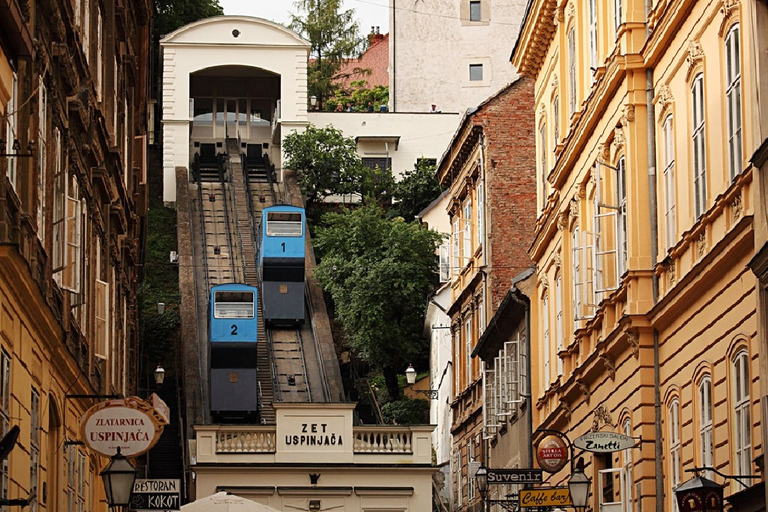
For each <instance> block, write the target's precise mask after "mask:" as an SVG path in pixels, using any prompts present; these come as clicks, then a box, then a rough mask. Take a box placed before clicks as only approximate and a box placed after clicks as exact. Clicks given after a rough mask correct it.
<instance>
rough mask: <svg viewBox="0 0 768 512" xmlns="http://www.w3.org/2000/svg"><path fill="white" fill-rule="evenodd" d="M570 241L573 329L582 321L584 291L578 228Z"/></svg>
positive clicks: (581, 247) (581, 249)
mask: <svg viewBox="0 0 768 512" xmlns="http://www.w3.org/2000/svg"><path fill="white" fill-rule="evenodd" d="M571 241H572V244H573V246H572V248H571V252H572V260H573V329H574V330H576V329H578V328H579V321H580V320H581V319H582V315H583V311H582V294H583V291H584V281H583V276H582V271H583V262H582V259H583V258H582V256H583V253H584V246H582V245H581V231H580V230H579V226H575V227H574V228H573V234H572V235H571Z"/></svg>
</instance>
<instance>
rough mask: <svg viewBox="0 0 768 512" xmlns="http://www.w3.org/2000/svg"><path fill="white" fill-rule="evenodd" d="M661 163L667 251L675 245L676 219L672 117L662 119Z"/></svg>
mask: <svg viewBox="0 0 768 512" xmlns="http://www.w3.org/2000/svg"><path fill="white" fill-rule="evenodd" d="M662 134H663V142H662V151H663V159H662V160H663V162H664V225H665V226H666V229H665V231H666V233H665V237H666V244H667V250H669V249H671V248H672V246H673V245H675V242H676V239H677V218H676V215H675V204H676V202H677V201H676V199H675V134H674V132H673V131H672V115H668V116H667V117H666V118H665V119H664V125H663V126H662Z"/></svg>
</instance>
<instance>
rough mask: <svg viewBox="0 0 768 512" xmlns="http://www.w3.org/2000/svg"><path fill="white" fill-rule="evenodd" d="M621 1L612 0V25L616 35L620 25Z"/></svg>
mask: <svg viewBox="0 0 768 512" xmlns="http://www.w3.org/2000/svg"><path fill="white" fill-rule="evenodd" d="M621 1H622V0H613V26H614V27H615V28H616V37H618V36H619V28H620V27H621Z"/></svg>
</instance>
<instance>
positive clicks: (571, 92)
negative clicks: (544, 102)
mask: <svg viewBox="0 0 768 512" xmlns="http://www.w3.org/2000/svg"><path fill="white" fill-rule="evenodd" d="M568 105H569V111H568V115H569V116H572V115H573V114H574V112H576V32H575V29H574V28H573V27H571V28H570V29H568Z"/></svg>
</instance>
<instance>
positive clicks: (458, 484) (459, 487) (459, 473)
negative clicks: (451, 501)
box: [456, 448, 464, 504]
mask: <svg viewBox="0 0 768 512" xmlns="http://www.w3.org/2000/svg"><path fill="white" fill-rule="evenodd" d="M463 470H464V466H463V464H462V463H461V448H459V449H458V450H457V451H456V492H457V496H456V497H457V500H458V501H457V503H459V504H461V503H462V502H463V501H464V492H463V491H464V489H463V488H462V484H463V483H464V481H463V480H464V479H463V477H462V474H463Z"/></svg>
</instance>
